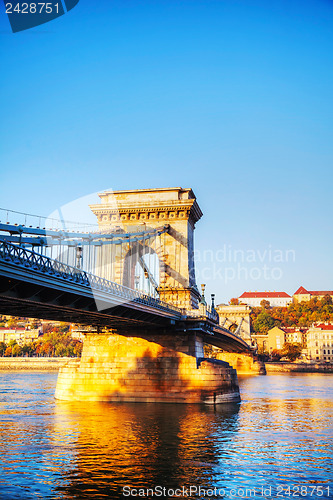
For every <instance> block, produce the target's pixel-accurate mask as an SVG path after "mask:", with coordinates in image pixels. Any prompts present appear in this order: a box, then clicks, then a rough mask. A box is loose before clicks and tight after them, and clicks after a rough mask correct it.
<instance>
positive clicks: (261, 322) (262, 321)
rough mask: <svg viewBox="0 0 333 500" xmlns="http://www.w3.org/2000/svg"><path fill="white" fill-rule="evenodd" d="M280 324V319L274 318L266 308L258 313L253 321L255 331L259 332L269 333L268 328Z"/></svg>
mask: <svg viewBox="0 0 333 500" xmlns="http://www.w3.org/2000/svg"><path fill="white" fill-rule="evenodd" d="M278 324H279V321H277V320H275V319H274V318H272V316H271V315H270V314H268V312H267V311H266V310H265V309H264V310H262V311H261V313H260V314H258V316H257V318H256V319H255V321H254V323H253V327H254V330H255V332H257V333H267V332H268V330H270V329H271V328H273V326H276V325H278Z"/></svg>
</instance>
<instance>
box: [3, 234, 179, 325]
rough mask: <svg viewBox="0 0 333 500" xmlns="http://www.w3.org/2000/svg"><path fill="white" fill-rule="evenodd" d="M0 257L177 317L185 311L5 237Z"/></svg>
mask: <svg viewBox="0 0 333 500" xmlns="http://www.w3.org/2000/svg"><path fill="white" fill-rule="evenodd" d="M0 260H3V261H5V262H11V263H13V264H15V265H17V266H20V267H23V268H28V269H32V270H35V271H38V272H41V273H43V274H47V275H49V276H54V277H57V278H61V279H64V280H66V281H70V282H72V283H77V284H80V285H83V286H86V287H87V288H91V289H96V290H100V291H105V292H109V293H112V294H114V295H116V296H117V297H120V298H122V299H125V300H128V301H133V302H136V303H139V304H143V305H148V306H152V307H155V308H157V309H160V310H168V311H173V312H175V313H176V315H177V316H179V317H180V316H182V315H183V314H184V311H183V310H182V309H179V308H178V307H176V306H174V305H172V304H169V303H167V302H163V301H161V300H160V299H156V298H154V297H150V296H149V295H146V294H144V293H142V292H139V291H137V290H133V289H131V288H128V287H126V286H123V285H120V284H119V283H115V282H113V281H109V280H107V279H105V278H101V277H100V276H96V275H94V274H91V273H88V272H86V271H83V270H82V269H78V268H76V267H73V266H70V265H68V264H64V263H63V262H59V261H57V260H54V259H51V258H50V257H47V256H45V255H41V254H38V253H36V252H34V251H33V250H28V249H27V248H24V247H21V246H19V245H13V244H11V243H8V242H6V241H1V242H0Z"/></svg>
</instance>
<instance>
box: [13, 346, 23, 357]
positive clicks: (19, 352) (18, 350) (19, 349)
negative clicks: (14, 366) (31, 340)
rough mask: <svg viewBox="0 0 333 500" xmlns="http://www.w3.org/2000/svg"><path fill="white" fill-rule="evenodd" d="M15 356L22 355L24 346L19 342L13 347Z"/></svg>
mask: <svg viewBox="0 0 333 500" xmlns="http://www.w3.org/2000/svg"><path fill="white" fill-rule="evenodd" d="M12 354H13V356H21V355H22V347H21V346H19V345H18V344H15V345H14V346H13V348H12Z"/></svg>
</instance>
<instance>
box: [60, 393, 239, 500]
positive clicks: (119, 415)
mask: <svg viewBox="0 0 333 500" xmlns="http://www.w3.org/2000/svg"><path fill="white" fill-rule="evenodd" d="M238 412H239V405H230V406H229V405H227V406H220V407H217V408H216V409H215V411H214V408H210V407H205V406H202V407H201V406H197V405H176V404H139V405H138V404H122V405H109V404H98V403H90V404H89V405H88V406H83V405H81V404H78V403H65V402H63V403H62V402H57V404H56V416H57V418H56V423H55V434H56V435H58V436H61V434H62V430H63V429H69V428H71V429H73V431H74V432H72V434H73V435H74V434H75V432H79V434H78V437H77V439H76V442H75V449H76V460H75V464H72V468H71V473H70V475H68V471H67V473H66V477H67V480H69V481H72V483H71V484H70V485H66V487H65V488H61V491H62V492H66V493H67V494H70V495H77V497H78V498H84V497H85V496H87V495H91V492H92V491H93V490H94V488H95V487H96V484H94V483H95V478H96V477H98V492H99V493H103V494H105V495H111V494H112V497H114V495H116V496H117V495H119V494H120V493H121V491H122V488H123V486H125V485H131V486H132V487H151V486H152V485H167V486H168V487H171V488H176V487H179V486H183V485H184V484H197V483H200V484H202V485H203V484H208V482H210V481H211V478H212V472H211V470H212V469H213V468H215V467H217V466H219V463H220V460H221V458H223V459H227V458H228V454H229V452H228V446H226V447H225V450H223V442H224V441H225V442H228V441H230V440H232V436H233V435H234V434H235V432H237V427H238ZM217 430H219V433H220V435H221V436H220V437H221V439H220V443H219V444H217V443H216V431H217ZM73 444H74V443H73Z"/></svg>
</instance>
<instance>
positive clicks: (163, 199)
mask: <svg viewBox="0 0 333 500" xmlns="http://www.w3.org/2000/svg"><path fill="white" fill-rule="evenodd" d="M99 197H100V198H101V203H100V204H98V205H91V206H90V208H91V210H92V211H93V213H94V214H95V215H96V216H97V220H98V224H99V226H100V227H101V228H103V231H105V230H107V229H108V227H110V230H111V231H112V230H113V231H114V230H116V228H118V230H119V231H120V232H138V231H149V230H150V229H157V228H161V227H163V226H165V225H168V226H169V227H168V230H167V231H166V232H164V233H163V234H162V235H161V236H156V237H155V238H153V239H152V238H150V239H149V240H147V242H146V244H144V245H142V244H140V245H139V244H133V245H132V246H131V244H128V245H127V247H122V248H119V249H117V254H116V255H115V257H113V258H112V259H111V256H110V254H107V255H104V256H103V262H106V264H105V265H104V267H105V270H106V271H107V266H109V265H111V263H110V262H111V260H113V263H112V265H113V266H114V272H113V279H114V281H116V282H118V283H120V284H123V285H125V286H129V287H130V288H134V287H135V283H134V274H135V273H134V271H133V270H134V268H135V264H136V262H137V261H138V260H139V259H140V258H142V256H143V255H145V254H156V255H157V258H158V265H159V286H158V292H159V296H160V298H161V300H165V301H166V302H170V303H173V304H174V305H177V306H178V307H183V308H186V309H192V308H197V307H198V301H199V300H200V293H199V291H198V289H197V286H196V280H195V269H194V257H193V233H194V228H195V223H196V222H197V221H198V220H199V219H200V218H201V217H202V212H201V210H200V208H199V205H198V203H197V201H196V198H195V195H194V193H193V191H192V189H182V188H180V187H177V188H162V189H136V190H130V191H111V190H110V191H105V192H104V193H100V194H99ZM138 245H139V246H138ZM102 251H103V252H110V249H109V250H108V248H103V249H102ZM100 271H102V272H103V270H102V269H101V270H100ZM106 271H105V272H106ZM101 274H102V273H101V272H100V275H101Z"/></svg>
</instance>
